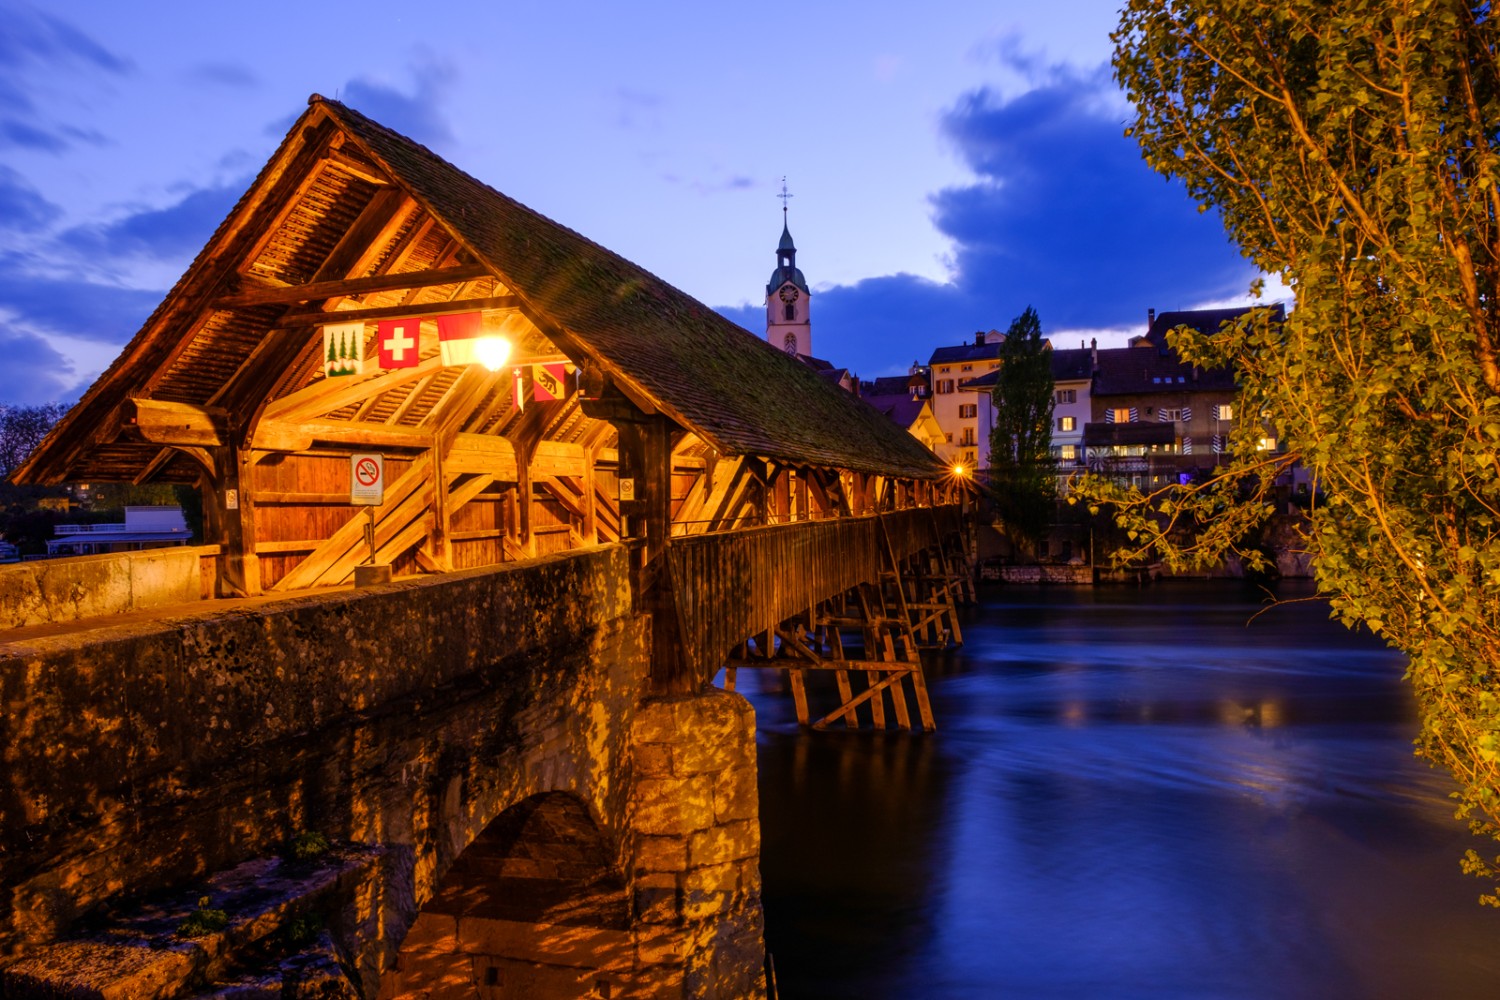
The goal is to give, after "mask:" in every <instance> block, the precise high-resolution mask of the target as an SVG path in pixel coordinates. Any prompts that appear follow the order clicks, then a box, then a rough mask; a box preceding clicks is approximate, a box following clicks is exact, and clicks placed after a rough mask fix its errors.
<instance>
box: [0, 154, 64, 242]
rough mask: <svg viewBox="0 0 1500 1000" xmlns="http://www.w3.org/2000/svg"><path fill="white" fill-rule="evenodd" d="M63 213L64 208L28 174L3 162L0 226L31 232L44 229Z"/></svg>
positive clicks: (1, 164) (1, 170)
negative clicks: (42, 192) (32, 182)
mask: <svg viewBox="0 0 1500 1000" xmlns="http://www.w3.org/2000/svg"><path fill="white" fill-rule="evenodd" d="M59 214H61V210H60V209H59V208H58V207H57V206H56V205H54V204H52V203H51V202H50V201H48V200H47V199H46V198H44V197H42V196H41V195H40V194H39V193H38V192H37V190H36V189H35V188H33V187H32V186H31V185H30V184H27V183H26V180H25V178H23V177H22V176H21V175H20V174H18V173H16V172H15V171H14V170H12V169H11V168H10V167H7V166H5V165H4V164H3V163H0V229H10V230H14V231H17V232H22V233H29V232H35V231H37V230H40V229H42V228H43V227H45V226H46V225H47V224H48V223H50V222H52V221H53V220H54V219H56V218H57V217H58V215H59Z"/></svg>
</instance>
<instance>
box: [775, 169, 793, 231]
mask: <svg viewBox="0 0 1500 1000" xmlns="http://www.w3.org/2000/svg"><path fill="white" fill-rule="evenodd" d="M776 197H778V198H780V199H781V221H782V222H783V223H785V222H786V200H787V199H788V198H791V197H794V195H792V193H791V192H790V191H788V190H787V189H786V175H784V174H783V175H782V178H781V193H780V194H778V195H777V196H776Z"/></svg>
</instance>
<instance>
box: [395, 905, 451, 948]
mask: <svg viewBox="0 0 1500 1000" xmlns="http://www.w3.org/2000/svg"><path fill="white" fill-rule="evenodd" d="M401 946H402V948H410V949H413V950H417V949H424V948H426V949H431V950H433V951H457V950H458V921H457V920H456V919H455V918H454V917H452V916H450V915H449V914H446V913H430V912H424V913H419V914H417V919H416V921H415V922H413V923H412V925H411V928H410V929H409V930H407V932H406V937H404V938H402V939H401Z"/></svg>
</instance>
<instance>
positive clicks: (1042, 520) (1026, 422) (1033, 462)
mask: <svg viewBox="0 0 1500 1000" xmlns="http://www.w3.org/2000/svg"><path fill="white" fill-rule="evenodd" d="M991 399H992V400H993V401H994V414H995V424H994V427H993V428H992V429H991V431H990V476H991V489H992V492H993V494H994V501H995V507H996V510H997V511H998V512H999V514H1000V519H1001V521H1002V522H1003V523H1004V525H1005V527H1006V530H1007V532H1008V533H1009V534H1010V535H1011V538H1012V539H1013V540H1014V541H1018V542H1021V543H1023V544H1028V545H1034V544H1035V543H1036V542H1037V541H1039V540H1040V539H1041V538H1042V536H1043V534H1044V533H1045V532H1046V530H1047V525H1048V523H1049V522H1050V520H1051V518H1052V513H1053V509H1054V506H1055V499H1056V486H1055V482H1056V481H1055V480H1054V478H1053V463H1052V457H1051V443H1052V407H1053V384H1052V358H1051V348H1050V346H1049V345H1048V343H1047V341H1046V340H1045V339H1044V338H1043V337H1042V322H1041V320H1040V319H1039V318H1038V317H1037V314H1036V310H1035V309H1033V308H1032V307H1030V306H1027V307H1026V311H1025V312H1023V313H1022V314H1021V315H1019V316H1017V317H1016V318H1015V319H1014V320H1013V321H1012V322H1011V324H1010V328H1009V329H1008V330H1007V331H1006V333H1005V341H1004V342H1003V343H1002V344H1001V345H1000V368H999V369H998V371H997V373H996V381H995V388H994V390H993V392H992V393H991Z"/></svg>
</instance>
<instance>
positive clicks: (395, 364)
mask: <svg viewBox="0 0 1500 1000" xmlns="http://www.w3.org/2000/svg"><path fill="white" fill-rule="evenodd" d="M376 329H377V332H376V334H375V343H376V344H378V345H379V346H380V367H381V368H415V367H416V366H417V365H418V364H419V363H420V362H421V360H422V358H421V352H420V351H419V348H420V347H421V344H422V321H421V320H419V319H390V320H385V321H383V322H381V323H380V324H379V326H378V327H377V328H376Z"/></svg>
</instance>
